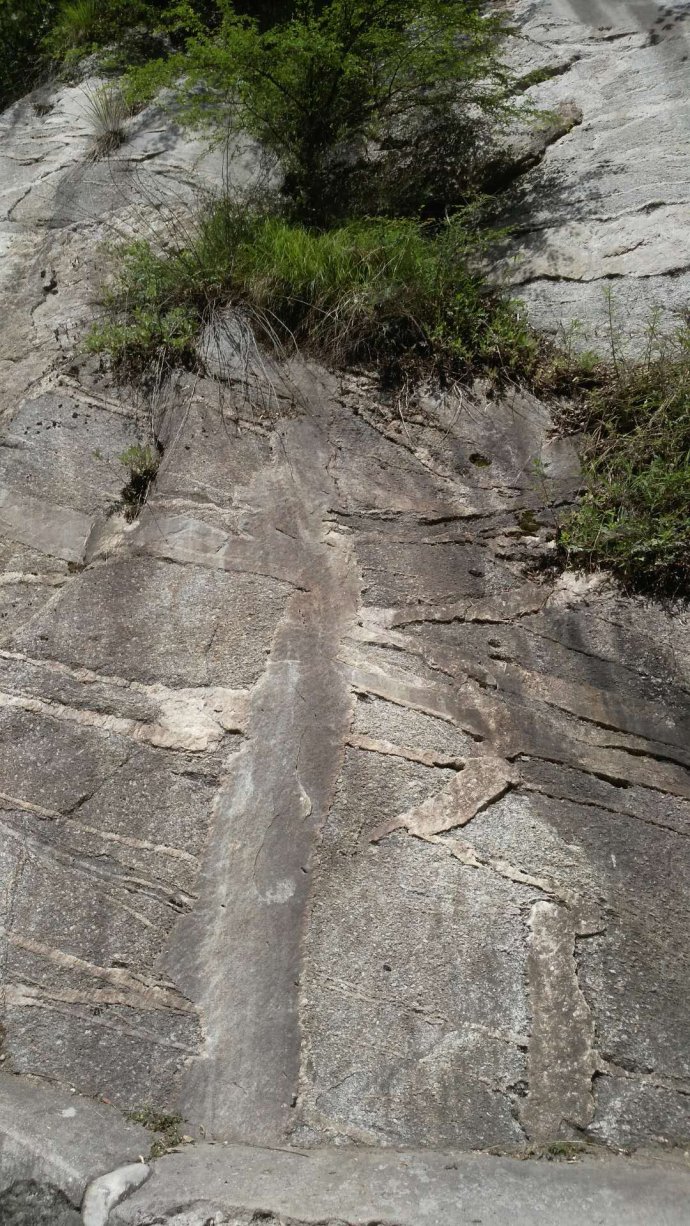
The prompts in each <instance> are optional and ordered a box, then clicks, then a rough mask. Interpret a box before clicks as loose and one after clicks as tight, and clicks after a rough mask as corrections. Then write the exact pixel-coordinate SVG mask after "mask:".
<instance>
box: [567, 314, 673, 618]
mask: <svg viewBox="0 0 690 1226" xmlns="http://www.w3.org/2000/svg"><path fill="white" fill-rule="evenodd" d="M585 411H586V417H585V422H584V426H585V431H586V443H585V449H584V465H585V477H586V481H587V490H586V493H585V494H584V497H583V498H582V501H581V503H580V505H579V506H578V507H577V509H576V510H575V512H574V513H573V514H572V515H571V516H570V518H569V519H568V520H567V521H566V522H565V523H564V524H563V525H562V528H561V533H560V539H561V544H562V547H563V549H564V550H565V553H566V556H567V559H568V561H569V562H571V563H575V564H579V565H584V566H586V567H599V566H604V567H607V568H609V569H611V570H613V571H614V572H615V574H616V575H617V576H618V577H619V578H620V579H621V580H622V581H623V583H624V584H625V585H626V586H628V587H630V588H635V589H637V590H646V591H648V592H651V593H654V594H658V595H665V596H671V597H673V596H680V595H682V594H687V592H688V590H689V588H690V327H688V326H686V327H684V328H683V329H682V330H681V332H680V333H679V334H678V335H677V336H676V337H675V338H674V339H673V340H672V341H669V342H667V343H665V344H664V345H663V347H662V349H661V351H660V352H656V353H655V354H654V355H652V356H649V357H647V358H646V359H645V360H643V361H642V362H640V363H638V364H632V363H627V362H623V363H622V362H616V363H615V364H614V368H613V369H612V370H611V371H610V374H609V377H608V379H606V380H605V381H603V382H602V385H601V386H600V387H599V388H597V389H595V390H593V391H592V392H590V394H589V396H588V398H587V400H586V403H585Z"/></svg>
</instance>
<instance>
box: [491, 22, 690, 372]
mask: <svg viewBox="0 0 690 1226" xmlns="http://www.w3.org/2000/svg"><path fill="white" fill-rule="evenodd" d="M514 7H515V16H516V19H517V23H518V25H519V27H520V33H521V39H520V40H519V41H516V43H515V45H514V47H513V49H512V55H513V59H514V62H515V64H516V65H517V66H518V68H519V71H520V72H521V73H524V74H525V76H526V75H527V74H528V73H530V72H533V71H535V70H547V71H551V72H552V73H553V75H552V76H551V78H550V79H547V80H545V81H543V82H541V83H540V84H538V85H534V86H532V87H531V88H530V89H529V90H528V93H527V96H528V98H529V99H530V100H531V101H533V102H534V103H536V104H538V105H539V106H544V107H546V108H550V109H552V110H553V109H559V108H562V107H563V106H566V105H568V104H569V103H570V104H572V103H573V102H574V103H576V104H577V105H578V106H579V107H580V109H581V112H582V122H581V123H579V124H578V125H576V126H575V127H573V128H572V129H571V131H569V132H568V133H567V134H566V135H564V136H563V137H562V138H561V139H560V140H558V141H555V142H554V143H553V144H551V145H550V146H549V148H548V149H547V150H546V154H545V156H544V158H543V160H542V161H541V163H540V164H539V165H538V166H537V167H536V168H535V169H534V170H531V171H530V172H529V173H528V174H527V175H525V176H524V178H522V179H521V180H520V181H519V183H518V185H516V192H515V196H516V198H515V201H514V203H513V204H512V206H511V210H510V212H511V218H512V220H514V221H515V223H516V226H517V233H516V237H515V240H514V242H513V243H512V244H511V249H510V254H509V259H508V262H507V265H506V271H507V274H508V278H509V280H510V281H511V282H512V283H513V284H514V285H515V287H516V290H517V292H518V293H519V295H520V297H521V298H522V300H523V301H524V303H525V305H526V307H527V311H528V314H529V316H530V318H531V319H532V321H533V322H534V323H535V324H536V325H537V327H539V328H541V329H543V330H545V331H547V332H550V333H552V334H554V335H556V336H558V337H559V338H562V337H564V336H566V337H570V339H571V340H572V342H573V343H574V344H575V345H576V346H577V347H582V348H593V349H597V350H600V351H603V352H607V350H608V349H609V348H610V326H609V303H608V299H607V295H608V293H609V292H610V294H611V296H612V297H611V305H612V317H613V325H614V333H615V336H614V339H615V343H616V344H617V345H618V347H619V350H620V348H621V347H622V346H623V345H625V346H626V347H627V348H628V350H629V352H631V353H634V352H635V351H639V349H640V348H641V346H642V345H643V343H644V336H645V330H646V329H647V327H648V325H649V323H650V321H651V319H652V318H653V317H654V316H655V315H657V316H658V318H657V324H659V323H660V324H661V325H662V327H664V328H666V329H667V330H668V329H671V328H673V327H674V326H675V325H676V324H677V323H678V322H679V321H680V318H681V316H682V313H683V312H684V311H685V310H686V309H687V302H688V297H689V295H690V230H689V228H688V225H687V216H688V209H689V207H690V99H689V98H688V88H687V83H688V51H689V48H690V6H688V4H687V3H686V2H685V0H676V2H675V3H672V2H670V3H665V2H664V0H538V2H536V3H535V0H517V3H516V4H515V6H514Z"/></svg>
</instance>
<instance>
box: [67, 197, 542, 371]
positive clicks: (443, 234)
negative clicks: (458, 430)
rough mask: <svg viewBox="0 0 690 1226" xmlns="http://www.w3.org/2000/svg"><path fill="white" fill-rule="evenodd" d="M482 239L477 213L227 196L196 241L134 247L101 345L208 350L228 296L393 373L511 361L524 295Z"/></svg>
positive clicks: (265, 325) (526, 351) (345, 360)
mask: <svg viewBox="0 0 690 1226" xmlns="http://www.w3.org/2000/svg"><path fill="white" fill-rule="evenodd" d="M477 248H478V239H477V237H476V235H475V234H474V232H473V231H472V229H471V227H470V226H469V224H468V221H467V218H465V217H463V216H456V217H454V218H451V219H449V220H448V221H446V222H445V223H444V224H443V225H442V226H440V227H431V226H430V225H429V224H424V223H421V222H419V221H414V220H410V219H407V220H404V219H403V220H385V219H369V220H354V221H350V222H347V223H346V224H344V225H342V226H339V227H337V228H335V229H333V230H330V231H326V232H324V233H318V232H315V231H313V230H310V229H308V228H306V227H304V226H301V225H297V224H295V223H291V222H289V221H287V220H286V219H284V218H282V217H279V216H272V215H267V214H263V215H262V214H252V213H250V212H248V211H247V210H243V209H240V208H237V207H235V206H232V205H230V204H228V203H221V204H220V205H217V206H215V207H214V208H212V209H211V210H210V211H209V212H208V213H207V214H206V215H204V217H203V218H202V219H201V221H200V223H199V225H198V228H197V230H196V232H195V234H194V235H193V236H192V238H191V240H190V241H189V242H188V243H187V244H186V245H185V246H183V247H181V248H179V249H177V250H173V251H168V252H167V253H164V254H156V253H154V251H153V250H152V248H151V247H150V246H149V245H148V244H146V243H137V244H134V245H132V246H130V247H129V248H127V249H126V250H125V251H124V253H123V256H122V267H121V272H120V277H119V281H118V284H117V285H116V286H115V288H114V290H113V292H112V294H111V295H110V298H109V301H108V307H109V314H110V318H109V319H108V320H107V321H106V322H105V323H103V324H101V325H99V326H98V327H97V328H96V329H94V331H93V332H92V333H91V335H90V338H89V339H88V341H87V344H88V346H89V347H90V348H91V349H108V350H110V352H111V353H112V354H113V356H114V358H115V360H116V361H119V362H121V363H124V364H127V365H129V366H131V367H133V368H138V369H141V368H142V367H144V366H146V365H147V364H148V363H150V362H152V361H155V362H159V361H160V360H161V359H163V360H171V359H175V360H178V361H179V360H182V361H185V360H186V361H189V360H192V361H193V360H194V345H195V338H196V334H197V333H198V331H199V329H200V327H201V325H202V323H203V322H204V321H205V320H209V319H211V318H212V316H213V312H214V311H215V310H217V309H218V308H219V307H221V306H223V305H225V304H227V303H231V304H234V305H235V306H237V307H238V308H241V310H242V311H243V312H244V313H245V314H246V313H248V314H249V315H250V316H251V318H252V320H253V323H254V326H255V329H256V330H257V332H258V333H259V336H260V337H261V338H262V339H263V340H264V341H265V342H266V343H269V344H273V345H275V344H278V345H279V346H282V347H288V348H289V347H290V346H293V345H295V344H296V345H298V346H300V347H301V348H304V349H306V350H310V351H312V352H314V353H317V354H319V355H321V356H322V357H325V358H326V359H327V360H329V361H331V362H333V363H337V364H349V363H372V364H376V365H378V366H379V368H380V369H381V370H382V371H385V372H387V373H388V374H390V375H394V374H396V373H397V374H398V376H400V375H402V374H403V372H404V371H405V370H412V369H415V368H417V369H419V368H423V369H429V368H434V369H436V370H437V371H439V372H440V373H444V372H450V371H452V372H455V373H459V372H462V371H470V370H485V371H494V372H496V373H497V372H500V370H501V369H502V368H504V367H506V366H510V367H511V369H515V368H516V367H517V365H519V363H520V362H522V361H524V360H531V357H532V350H531V348H530V342H529V337H528V334H527V333H526V330H525V329H524V328H523V327H522V326H521V325H520V324H519V322H518V320H517V317H516V315H515V313H514V312H513V310H512V307H511V306H510V304H507V303H505V302H502V301H501V300H500V298H498V297H497V296H496V295H495V294H492V293H490V292H488V291H487V290H486V288H485V286H484V285H483V282H482V280H481V278H480V276H479V275H478V274H477V273H476V272H475V271H473V270H472V264H473V261H476V256H477Z"/></svg>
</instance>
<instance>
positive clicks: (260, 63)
mask: <svg viewBox="0 0 690 1226" xmlns="http://www.w3.org/2000/svg"><path fill="white" fill-rule="evenodd" d="M218 7H219V9H220V11H221V14H222V19H221V23H220V26H219V28H218V30H215V31H212V32H207V33H205V34H197V35H196V36H195V37H194V38H193V39H191V40H190V41H189V42H188V44H187V49H186V54H185V55H184V56H178V57H174V56H173V57H172V58H171V59H170V60H169V61H168V62H167V63H163V62H161V61H159V62H158V63H153V64H151V65H149V66H148V67H147V68H146V69H145V70H144V71H141V72H138V73H137V72H134V73H133V74H131V75H130V81H129V89H130V91H131V93H132V96H135V97H138V98H144V97H147V96H148V97H150V96H151V94H152V93H153V92H155V90H156V89H157V88H158V87H159V85H160V84H161V82H162V81H163V80H164V79H165V80H168V81H170V82H174V81H175V80H176V79H178V78H179V77H180V76H181V75H182V74H184V77H185V81H186V84H185V86H184V87H180V89H181V97H182V100H183V107H184V111H185V113H186V114H187V117H188V118H189V119H190V120H191V121H193V122H199V123H210V124H212V125H217V124H218V123H219V122H230V121H232V122H234V123H236V124H238V125H239V126H240V127H242V128H244V129H246V130H248V131H250V132H251V133H253V135H255V136H256V137H257V138H258V139H259V140H260V141H261V142H262V143H263V144H264V146H265V147H267V148H268V149H270V150H271V151H273V153H274V154H275V155H276V156H277V157H278V158H279V160H280V162H281V165H282V168H283V171H284V173H285V192H286V195H287V196H288V198H289V199H290V200H291V201H292V203H293V207H294V211H295V216H296V217H297V218H298V219H300V220H302V221H306V222H309V223H310V224H317V225H323V224H326V223H328V222H331V221H333V220H334V219H341V218H342V217H343V216H345V215H347V213H348V211H349V212H351V211H352V210H353V208H354V207H355V206H356V202H357V199H358V196H360V195H362V196H363V203H362V206H361V207H362V208H363V209H364V211H368V210H369V209H370V207H371V200H370V198H369V196H370V193H369V192H368V191H367V190H365V191H364V192H363V191H362V186H363V182H364V184H365V186H366V181H367V174H368V173H369V174H371V175H372V176H373V178H374V180H376V178H377V175H378V176H380V172H381V168H382V165H385V163H386V153H385V151H388V152H389V153H391V152H392V153H393V156H394V158H395V157H398V155H399V157H398V160H400V162H401V164H403V163H404V162H405V151H407V152H408V154H409V152H410V150H414V148H415V144H418V143H419V134H420V132H423V133H424V134H425V140H426V145H425V156H426V157H427V158H428V159H430V161H429V166H430V170H429V175H428V176H427V177H428V178H430V180H433V179H438V177H439V175H442V173H443V169H444V166H445V165H446V164H447V158H446V159H445V160H444V157H443V156H441V157H440V158H439V159H437V161H436V164H435V165H434V166H433V169H432V164H431V163H432V160H433V156H434V145H433V141H432V140H431V139H430V138H431V135H432V133H433V131H434V127H433V124H431V123H429V122H428V120H429V117H434V116H436V117H438V116H439V115H440V114H441V113H444V114H445V115H446V116H454V117H456V119H457V122H456V124H455V134H454V140H455V143H454V146H453V167H452V179H454V180H458V179H460V180H461V181H462V183H464V181H465V179H468V175H469V164H470V163H471V162H472V160H473V157H474V143H475V141H474V138H475V135H476V132H477V130H478V128H479V126H480V123H481V120H482V118H483V117H491V118H492V119H493V120H496V119H497V118H498V117H500V116H501V115H504V114H507V113H508V110H509V108H508V107H507V102H506V97H507V89H508V79H507V74H506V73H505V71H504V69H503V68H502V67H501V65H500V63H499V62H498V46H499V42H500V37H501V35H502V33H503V31H504V29H505V24H504V19H503V18H502V17H501V16H500V14H499V13H498V11H497V10H496V11H492V12H487V11H486V10H485V6H484V5H482V4H480V3H479V0H395V3H394V2H393V0H331V2H330V3H328V4H325V5H323V4H316V3H314V0H304V2H303V3H302V4H300V5H299V6H297V15H296V16H294V17H292V19H290V20H285V21H283V22H282V23H281V24H278V25H276V26H272V27H270V28H268V29H261V27H260V25H259V23H258V22H257V21H256V20H253V19H251V18H248V17H240V16H238V15H237V12H236V10H235V7H234V6H233V4H232V3H230V0H218ZM288 11H289V9H288ZM447 127H448V120H447V121H446V128H447ZM463 137H464V139H462V138H463ZM468 146H469V147H468ZM445 147H446V148H447V132H446V141H445ZM382 150H383V151H384V157H383V160H382V158H381V151H382ZM396 150H397V151H398V154H395V151H396ZM470 155H471V156H470ZM408 164H411V163H409V160H408ZM468 181H469V180H468ZM465 186H467V185H466V184H465ZM374 194H376V193H374ZM380 194H381V193H380V192H379V195H380ZM445 194H446V198H445V202H444V203H445V205H446V206H448V207H451V208H452V207H453V206H454V204H456V203H457V200H458V190H457V184H456V187H455V189H453V191H452V192H450V191H449V190H446V193H445ZM384 195H385V193H384ZM400 195H401V193H398V199H397V202H396V208H399V205H400ZM422 195H423V193H422ZM417 196H419V193H417ZM422 202H423V201H422ZM419 203H420V202H419V199H413V200H412V201H411V202H410V205H411V210H416V209H417V208H418V207H419ZM411 210H410V209H406V211H411ZM360 211H361V210H360Z"/></svg>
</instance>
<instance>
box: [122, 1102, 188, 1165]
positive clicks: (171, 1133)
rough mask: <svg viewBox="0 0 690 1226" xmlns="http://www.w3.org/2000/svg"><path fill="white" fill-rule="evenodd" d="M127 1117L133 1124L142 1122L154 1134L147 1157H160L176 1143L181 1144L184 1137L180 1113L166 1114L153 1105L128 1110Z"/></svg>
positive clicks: (176, 1144)
mask: <svg viewBox="0 0 690 1226" xmlns="http://www.w3.org/2000/svg"><path fill="white" fill-rule="evenodd" d="M127 1119H129V1120H131V1121H132V1123H133V1124H142V1125H143V1127H144V1128H148V1129H149V1131H150V1132H154V1133H155V1134H156V1136H155V1138H154V1140H153V1141H152V1142H151V1151H150V1154H149V1157H151V1158H160V1157H161V1156H162V1155H163V1154H167V1153H168V1152H169V1151H170V1150H171V1149H176V1148H177V1146H178V1145H182V1143H183V1142H184V1141H185V1139H186V1140H187V1141H188V1140H189V1139H190V1138H189V1137H187V1138H185V1137H184V1135H183V1132H182V1124H183V1123H184V1121H183V1119H182V1116H181V1115H172V1114H167V1113H166V1112H164V1111H157V1110H156V1108H155V1107H142V1108H140V1110H138V1111H128V1112H127Z"/></svg>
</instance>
